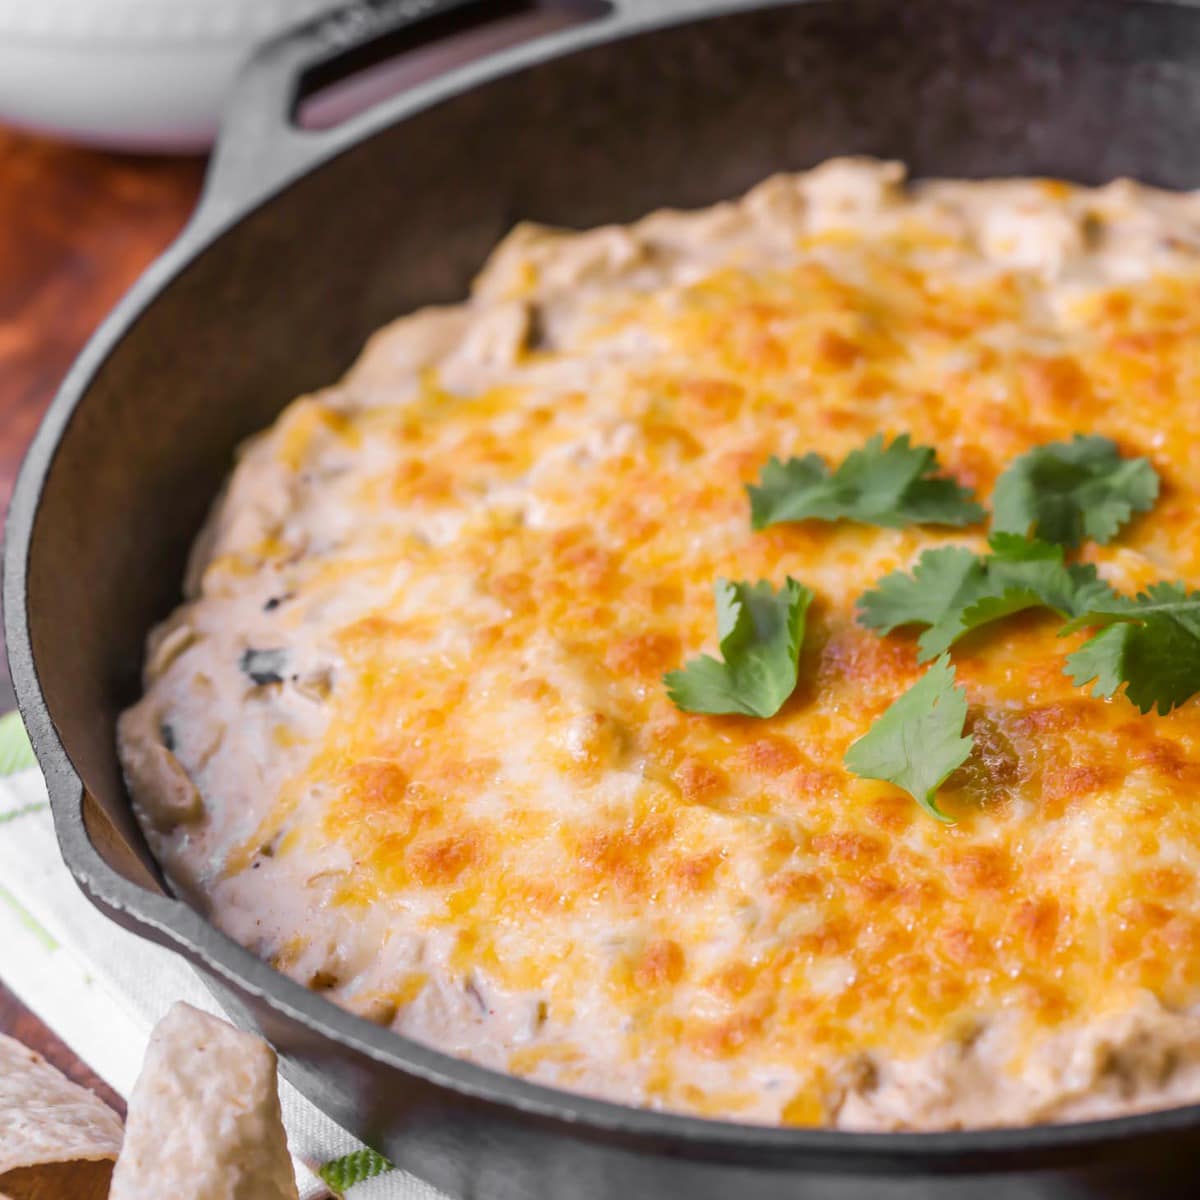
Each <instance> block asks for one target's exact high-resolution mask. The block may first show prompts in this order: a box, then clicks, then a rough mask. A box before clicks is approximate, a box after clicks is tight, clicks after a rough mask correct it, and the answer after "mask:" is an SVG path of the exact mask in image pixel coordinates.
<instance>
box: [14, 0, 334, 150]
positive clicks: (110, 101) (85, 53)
mask: <svg viewBox="0 0 1200 1200" xmlns="http://www.w3.org/2000/svg"><path fill="white" fill-rule="evenodd" d="M338 4H339V0H32V2H31V0H0V121H4V122H9V123H11V124H14V125H20V126H24V127H27V128H31V129H37V130H42V131H45V132H50V133H55V134H60V135H62V136H64V137H70V138H74V139H78V140H80V141H85V142H91V143H93V144H95V145H100V146H106V147H110V148H114V149H124V150H175V151H182V150H201V149H204V148H205V147H206V146H207V145H208V144H209V143H210V142H211V140H212V137H213V135H214V133H215V132H216V127H217V123H218V119H219V117H220V112H221V106H222V103H223V100H224V97H225V93H226V90H227V88H228V86H229V83H230V80H231V79H232V77H233V75H234V73H235V72H236V70H237V68H238V67H239V65H240V64H241V62H242V61H243V60H244V59H245V58H246V57H247V56H248V54H249V53H250V51H251V49H252V48H253V47H254V46H255V45H257V44H258V43H260V42H262V41H263V40H264V39H266V38H268V37H270V36H271V35H272V34H275V33H278V32H280V31H282V30H284V29H286V28H288V27H289V26H291V25H294V24H297V23H299V22H301V21H304V20H305V19H307V18H309V17H311V16H313V15H314V14H316V13H319V12H321V11H322V10H324V9H329V8H334V7H337V6H338Z"/></svg>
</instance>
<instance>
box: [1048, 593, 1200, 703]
mask: <svg viewBox="0 0 1200 1200" xmlns="http://www.w3.org/2000/svg"><path fill="white" fill-rule="evenodd" d="M1087 626H1090V627H1096V626H1099V627H1100V632H1099V633H1096V634H1094V635H1093V636H1092V637H1091V638H1089V639H1088V640H1087V641H1086V642H1084V644H1083V645H1082V646H1081V647H1080V648H1079V649H1078V650H1076V651H1075V652H1074V654H1069V655H1068V656H1067V665H1066V667H1065V668H1064V670H1065V671H1066V673H1067V674H1068V675H1069V676H1071V680H1072V682H1073V683H1074V684H1075V685H1076V686H1078V687H1082V686H1084V685H1085V684H1088V683H1091V682H1092V681H1093V680H1095V684H1094V686H1093V687H1092V695H1093V696H1112V695H1114V694H1115V693H1116V692H1117V691H1118V690H1119V689H1120V688H1121V686H1122V685H1124V687H1125V695H1126V697H1127V698H1128V699H1129V701H1130V702H1131V703H1132V704H1135V705H1136V706H1137V707H1138V709H1139V710H1140V711H1141V712H1144V713H1147V712H1149V711H1150V710H1151V709H1152V708H1157V709H1158V711H1159V713H1161V714H1164V715H1165V714H1166V713H1169V712H1170V711H1171V710H1172V709H1173V708H1175V707H1176V706H1177V705H1180V704H1182V703H1183V702H1184V701H1185V700H1187V699H1189V698H1190V697H1192V696H1194V695H1195V694H1196V693H1197V692H1200V592H1188V591H1187V589H1186V588H1185V587H1184V585H1183V584H1182V583H1156V584H1154V585H1153V586H1151V587H1149V588H1147V589H1146V591H1144V592H1141V593H1139V594H1138V595H1137V596H1135V597H1132V598H1131V597H1128V596H1113V597H1112V599H1111V601H1110V602H1109V603H1108V604H1107V605H1101V606H1096V607H1092V608H1089V609H1088V611H1086V612H1083V613H1080V614H1079V615H1078V616H1076V617H1075V619H1074V620H1072V621H1070V622H1069V623H1068V624H1067V625H1066V626H1064V628H1063V631H1062V632H1063V635H1066V634H1068V633H1073V632H1074V631H1075V630H1077V629H1081V628H1084V627H1087Z"/></svg>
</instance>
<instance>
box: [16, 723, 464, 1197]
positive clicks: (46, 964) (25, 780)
mask: <svg viewBox="0 0 1200 1200" xmlns="http://www.w3.org/2000/svg"><path fill="white" fill-rule="evenodd" d="M31 762H32V755H31V753H30V752H29V750H28V743H27V742H26V740H25V734H24V730H23V729H21V727H20V724H19V722H18V721H17V719H16V714H15V713H14V714H9V716H7V717H4V718H0V979H3V981H4V983H5V984H6V986H7V987H8V988H9V990H10V991H12V992H13V993H14V994H15V995H16V996H17V997H18V999H20V1000H21V1002H22V1003H23V1004H24V1005H25V1006H26V1007H27V1008H29V1009H31V1010H32V1011H33V1012H35V1013H36V1014H37V1015H38V1016H39V1017H40V1018H41V1019H42V1020H43V1021H44V1022H45V1023H46V1024H47V1025H49V1026H50V1028H51V1029H53V1030H54V1031H55V1032H56V1033H57V1034H58V1036H59V1037H61V1038H62V1039H63V1041H64V1042H66V1043H67V1045H68V1046H70V1048H71V1049H72V1050H73V1051H74V1052H75V1054H77V1055H78V1056H79V1057H80V1058H81V1059H83V1060H84V1062H86V1063H88V1064H89V1065H90V1066H91V1068H92V1069H93V1070H94V1071H95V1072H96V1073H97V1074H98V1075H99V1076H100V1077H101V1078H102V1079H104V1080H105V1082H106V1083H108V1084H109V1086H110V1087H111V1088H112V1089H113V1090H114V1091H116V1092H118V1093H119V1094H120V1095H122V1096H128V1095H129V1092H130V1090H131V1089H132V1087H133V1082H134V1080H135V1079H136V1078H137V1074H138V1070H139V1069H140V1067H141V1064H142V1058H143V1056H144V1054H145V1051H146V1043H147V1041H148V1040H149V1036H150V1030H151V1029H152V1028H153V1027H154V1025H155V1024H156V1023H157V1022H158V1020H159V1018H160V1017H162V1016H163V1015H164V1014H165V1013H166V1011H167V1009H168V1008H170V1007H171V1005H172V1004H173V1003H175V1001H176V1000H186V1001H187V1002H188V1003H189V1004H194V1005H195V1006H196V1007H197V1008H203V1009H206V1010H208V1011H209V1012H216V1013H220V1009H219V1008H218V1007H217V1005H216V1003H215V1001H214V1000H213V998H212V997H211V996H210V995H209V993H208V991H207V989H206V988H205V987H204V985H203V984H202V983H201V982H200V980H199V978H198V977H197V976H196V974H195V973H194V972H193V971H192V969H191V968H190V967H189V966H188V965H187V964H186V963H185V962H184V961H183V960H182V959H181V958H179V957H178V956H177V955H175V954H172V953H171V952H170V951H169V950H165V949H163V948H162V947H159V946H154V945H151V944H150V943H149V942H144V941H142V940H141V939H140V938H138V937H135V936H134V935H133V934H131V933H127V932H126V931H125V930H123V929H121V928H119V927H118V926H117V925H114V924H113V923H112V922H111V921H109V920H108V919H107V918H106V917H104V916H102V915H101V914H100V913H98V912H97V911H96V910H95V909H94V908H93V907H92V905H91V904H90V903H89V902H88V900H87V899H86V898H85V897H84V895H83V893H82V892H80V891H79V889H78V888H77V887H76V885H75V881H74V880H73V879H72V878H71V876H70V873H69V872H68V871H67V868H66V866H65V865H64V864H63V861H62V858H61V857H60V856H59V851H58V842H57V840H56V839H55V836H54V826H53V823H52V822H51V819H50V805H49V802H48V800H47V798H46V787H45V784H44V783H43V781H42V777H41V775H40V773H39V772H38V770H37V767H36V766H30V765H29V764H30V763H31ZM280 1098H281V1100H282V1103H283V1118H284V1123H285V1125H286V1126H287V1131H288V1143H289V1146H290V1148H291V1150H292V1154H293V1156H294V1157H295V1160H296V1177H297V1179H298V1180H299V1183H300V1195H301V1198H302V1200H316V1198H317V1197H326V1196H329V1195H330V1194H331V1189H330V1188H329V1187H327V1186H326V1184H325V1183H324V1182H323V1181H322V1179H321V1178H320V1177H319V1176H320V1175H324V1176H325V1178H326V1179H328V1180H329V1181H330V1182H331V1183H332V1184H334V1187H335V1189H336V1193H337V1194H338V1195H345V1196H346V1197H347V1198H348V1200H445V1197H442V1195H441V1193H439V1192H436V1191H435V1190H434V1189H433V1188H431V1187H429V1186H428V1185H427V1184H424V1183H422V1182H421V1181H420V1180H418V1179H416V1178H414V1177H413V1176H412V1175H409V1174H408V1173H407V1172H404V1171H400V1170H396V1169H393V1168H391V1166H390V1164H388V1163H387V1162H386V1160H383V1159H380V1158H379V1156H378V1155H376V1154H374V1153H372V1152H371V1151H369V1150H367V1149H366V1148H365V1147H364V1146H363V1145H362V1143H361V1142H359V1141H357V1140H356V1139H355V1138H353V1137H351V1135H350V1134H348V1133H347V1132H346V1131H345V1130H344V1129H341V1128H340V1127H339V1126H337V1125H335V1124H334V1123H333V1122H332V1121H331V1120H330V1119H329V1118H328V1117H326V1116H324V1115H323V1114H322V1113H321V1112H319V1111H318V1110H317V1109H316V1108H314V1107H313V1106H312V1105H311V1104H310V1103H309V1102H308V1101H307V1100H305V1099H304V1098H303V1097H302V1096H301V1095H300V1093H299V1092H297V1091H296V1090H295V1089H294V1088H293V1087H292V1086H291V1085H290V1084H288V1083H286V1082H285V1081H284V1080H282V1079H281V1080H280ZM355 1179H361V1180H362V1181H361V1182H357V1183H351V1182H350V1181H352V1180H355Z"/></svg>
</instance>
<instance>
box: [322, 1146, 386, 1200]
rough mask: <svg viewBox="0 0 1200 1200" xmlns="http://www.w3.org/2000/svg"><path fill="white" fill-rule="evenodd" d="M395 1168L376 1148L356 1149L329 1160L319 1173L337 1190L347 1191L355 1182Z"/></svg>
mask: <svg viewBox="0 0 1200 1200" xmlns="http://www.w3.org/2000/svg"><path fill="white" fill-rule="evenodd" d="M391 1170H393V1167H392V1164H391V1163H390V1162H388V1160H387V1159H386V1158H384V1157H383V1155H382V1154H376V1153H375V1151H374V1150H356V1151H355V1152H354V1153H353V1154H347V1155H346V1156H345V1157H344V1158H335V1159H334V1160H333V1162H327V1163H326V1164H325V1165H324V1166H323V1167H322V1168H321V1169H320V1170H319V1171H318V1172H317V1174H318V1175H320V1177H321V1178H322V1179H323V1180H324V1181H325V1183H326V1184H327V1185H328V1186H329V1187H331V1188H332V1189H333V1190H334V1191H335V1192H339V1193H341V1192H345V1191H348V1190H349V1189H350V1188H352V1187H354V1186H355V1184H359V1183H362V1182H364V1180H367V1179H373V1178H374V1177H375V1176H376V1175H382V1174H383V1173H384V1171H391Z"/></svg>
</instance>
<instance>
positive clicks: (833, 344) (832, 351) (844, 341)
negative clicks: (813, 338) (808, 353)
mask: <svg viewBox="0 0 1200 1200" xmlns="http://www.w3.org/2000/svg"><path fill="white" fill-rule="evenodd" d="M813 354H814V355H815V357H816V360H817V362H818V363H819V364H820V365H821V366H823V367H830V368H832V369H834V370H841V371H844V370H846V369H847V368H848V367H852V366H854V364H855V363H856V362H858V361H859V359H861V358H862V350H861V348H860V347H859V346H858V345H857V343H855V342H852V341H851V340H850V339H849V338H847V337H843V336H842V334H840V333H838V331H837V330H836V329H823V330H822V331H821V333H820V335H819V336H818V338H817V344H816V346H814V347H813Z"/></svg>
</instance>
